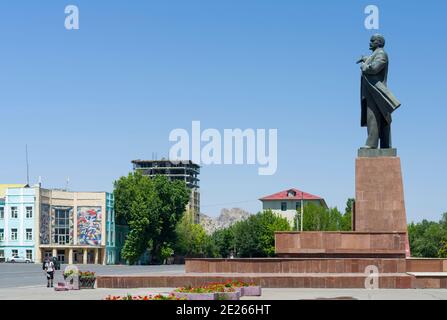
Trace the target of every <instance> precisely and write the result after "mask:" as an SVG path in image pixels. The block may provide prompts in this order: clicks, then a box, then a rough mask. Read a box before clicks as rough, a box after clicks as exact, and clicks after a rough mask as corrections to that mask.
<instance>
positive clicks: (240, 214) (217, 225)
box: [200, 208, 251, 234]
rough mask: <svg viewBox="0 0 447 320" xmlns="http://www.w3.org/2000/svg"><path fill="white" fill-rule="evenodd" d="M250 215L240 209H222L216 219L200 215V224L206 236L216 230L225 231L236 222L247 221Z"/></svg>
mask: <svg viewBox="0 0 447 320" xmlns="http://www.w3.org/2000/svg"><path fill="white" fill-rule="evenodd" d="M250 215H251V213H249V212H247V211H245V210H242V209H240V208H232V209H222V210H221V211H220V215H219V216H218V217H217V218H211V217H209V216H207V215H205V214H200V224H201V225H202V226H203V228H204V229H205V231H206V233H207V234H212V233H213V232H214V231H216V230H220V229H225V228H228V227H229V226H231V225H233V224H235V223H236V222H238V221H242V220H245V219H247V218H248V217H249V216H250Z"/></svg>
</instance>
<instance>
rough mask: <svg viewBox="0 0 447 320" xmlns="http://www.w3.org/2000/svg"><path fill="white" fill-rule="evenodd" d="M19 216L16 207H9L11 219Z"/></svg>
mask: <svg viewBox="0 0 447 320" xmlns="http://www.w3.org/2000/svg"><path fill="white" fill-rule="evenodd" d="M18 216H19V209H18V208H17V207H11V218H12V219H17V218H18Z"/></svg>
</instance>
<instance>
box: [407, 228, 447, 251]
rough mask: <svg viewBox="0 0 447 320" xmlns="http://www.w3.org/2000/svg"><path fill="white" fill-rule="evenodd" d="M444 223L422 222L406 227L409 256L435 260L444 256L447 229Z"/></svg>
mask: <svg viewBox="0 0 447 320" xmlns="http://www.w3.org/2000/svg"><path fill="white" fill-rule="evenodd" d="M443 223H444V221H443V220H441V221H440V222H439V223H438V222H434V221H427V220H423V221H422V222H420V223H416V224H415V223H411V224H410V225H409V226H408V235H409V237H408V238H409V242H410V250H411V255H412V256H413V257H424V258H437V257H442V255H444V254H445V249H444V246H445V243H446V241H447V229H446V228H445V227H443Z"/></svg>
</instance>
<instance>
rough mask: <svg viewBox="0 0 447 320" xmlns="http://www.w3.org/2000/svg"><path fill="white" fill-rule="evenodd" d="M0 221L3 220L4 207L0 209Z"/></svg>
mask: <svg viewBox="0 0 447 320" xmlns="http://www.w3.org/2000/svg"><path fill="white" fill-rule="evenodd" d="M0 219H5V207H0Z"/></svg>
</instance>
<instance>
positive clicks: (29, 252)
mask: <svg viewBox="0 0 447 320" xmlns="http://www.w3.org/2000/svg"><path fill="white" fill-rule="evenodd" d="M26 258H27V259H30V260H33V250H26Z"/></svg>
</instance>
